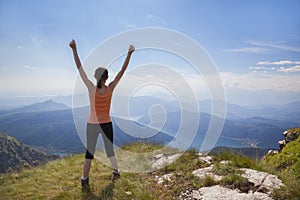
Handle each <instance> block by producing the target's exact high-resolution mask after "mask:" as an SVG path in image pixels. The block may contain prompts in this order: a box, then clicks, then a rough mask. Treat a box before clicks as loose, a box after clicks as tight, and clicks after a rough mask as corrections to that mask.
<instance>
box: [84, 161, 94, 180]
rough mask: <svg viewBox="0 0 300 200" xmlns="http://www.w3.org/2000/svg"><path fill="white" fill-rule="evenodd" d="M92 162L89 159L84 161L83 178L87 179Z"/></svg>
mask: <svg viewBox="0 0 300 200" xmlns="http://www.w3.org/2000/svg"><path fill="white" fill-rule="evenodd" d="M91 164H92V160H91V159H85V160H84V164H83V177H88V176H89V172H90V168H91Z"/></svg>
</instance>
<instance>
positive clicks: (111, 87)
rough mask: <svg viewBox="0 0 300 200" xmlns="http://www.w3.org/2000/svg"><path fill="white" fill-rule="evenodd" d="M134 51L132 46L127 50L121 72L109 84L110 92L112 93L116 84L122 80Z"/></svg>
mask: <svg viewBox="0 0 300 200" xmlns="http://www.w3.org/2000/svg"><path fill="white" fill-rule="evenodd" d="M134 50H135V49H134V46H133V45H130V47H129V49H128V53H127V56H126V59H125V61H124V63H123V66H122V68H121V70H120V71H119V73H118V74H117V76H116V77H115V79H114V80H113V81H112V82H111V83H110V84H109V87H110V89H111V91H113V90H114V89H115V87H116V86H117V84H118V83H119V81H120V80H121V78H122V76H123V74H124V72H125V70H126V69H127V66H128V64H129V61H130V58H131V55H132V53H133V52H134Z"/></svg>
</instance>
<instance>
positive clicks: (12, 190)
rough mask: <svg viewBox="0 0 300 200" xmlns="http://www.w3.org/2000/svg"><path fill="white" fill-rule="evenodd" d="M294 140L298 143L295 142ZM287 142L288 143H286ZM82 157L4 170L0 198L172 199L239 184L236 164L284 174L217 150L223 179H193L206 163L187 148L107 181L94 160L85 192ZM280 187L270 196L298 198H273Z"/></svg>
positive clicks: (138, 147)
mask: <svg viewBox="0 0 300 200" xmlns="http://www.w3.org/2000/svg"><path fill="white" fill-rule="evenodd" d="M297 141H298V142H299V140H297ZM290 145H292V143H291V144H289V145H288V146H290ZM298 145H299V144H298ZM288 146H287V147H288ZM158 148H160V147H159V146H157V145H152V144H141V143H138V144H131V145H126V146H124V149H126V150H127V151H131V152H143V151H145V152H149V151H152V150H156V149H158ZM294 150H295V149H293V150H292V151H294ZM296 150H297V149H296ZM298 152H299V150H298ZM83 160H84V155H83V154H80V155H75V156H72V157H68V158H64V159H60V160H56V161H51V162H49V163H47V164H46V165H44V166H39V167H36V168H33V169H30V170H29V169H25V170H23V172H21V173H10V174H4V175H2V177H1V178H0V199H105V200H106V199H116V200H119V199H122V200H123V199H124V200H126V199H128V200H131V199H139V200H149V199H150V200H151V199H166V200H168V199H177V198H178V196H179V195H180V194H181V193H182V192H185V191H187V190H189V191H191V190H193V189H199V188H200V187H203V186H210V185H215V184H221V185H224V186H226V187H231V186H236V185H241V184H244V183H245V180H244V179H243V178H242V177H241V176H239V175H237V174H238V168H240V167H246V168H252V169H257V170H263V171H268V172H272V173H275V174H278V175H279V176H282V175H285V173H289V172H287V171H285V170H287V169H288V168H289V167H286V168H285V170H278V169H277V168H276V166H273V165H270V163H271V161H268V160H266V161H265V162H258V161H257V160H252V159H249V158H247V157H243V156H241V155H238V154H234V153H231V152H221V153H217V154H214V155H213V162H214V165H215V168H214V170H215V172H216V173H217V174H220V175H223V176H225V179H223V180H222V181H220V182H217V181H214V180H213V179H211V178H210V177H207V178H205V179H199V178H198V177H196V176H194V175H193V174H192V171H193V170H196V169H199V168H203V167H206V166H208V164H207V163H205V162H202V161H201V160H199V155H198V152H197V151H195V150H189V151H187V152H185V153H184V154H183V155H182V156H181V157H180V158H179V159H177V160H176V161H175V162H174V163H172V164H170V165H168V166H166V167H164V168H162V169H160V170H157V171H155V172H149V173H141V174H137V173H125V172H123V173H121V179H119V180H117V181H116V182H115V183H112V182H111V181H110V178H111V169H110V168H108V167H107V166H105V165H104V164H102V163H100V162H99V161H97V160H96V159H95V161H94V162H93V164H92V168H91V173H90V184H91V191H90V193H87V194H84V193H82V192H81V185H80V177H81V175H82V166H83ZM221 160H229V161H230V162H229V164H227V165H217V163H219V162H220V161H221ZM290 166H293V165H290ZM298 172H299V171H298ZM168 173H173V174H174V175H173V177H174V178H172V179H171V180H170V181H167V182H166V184H158V183H157V178H158V177H161V176H163V175H165V174H168ZM283 181H284V183H285V184H286V185H287V187H290V185H289V184H290V183H292V182H293V181H296V182H294V186H293V187H295V188H297V187H298V190H299V185H300V183H299V179H293V178H291V177H290V176H287V177H286V178H285V179H283ZM281 190H284V189H280V191H281ZM280 191H279V190H278V191H275V193H274V198H275V199H282V198H284V197H287V198H286V199H297V198H299V196H297V195H298V194H297V193H294V192H293V191H286V190H285V191H286V193H284V194H281V196H279V195H278V193H279V192H280Z"/></svg>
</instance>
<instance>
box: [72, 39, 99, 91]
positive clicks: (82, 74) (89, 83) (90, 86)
mask: <svg viewBox="0 0 300 200" xmlns="http://www.w3.org/2000/svg"><path fill="white" fill-rule="evenodd" d="M69 45H70V47H71V48H72V50H73V56H74V60H75V63H76V66H77V69H78V71H79V74H80V77H81V79H82V80H83V82H84V84H85V85H86V87H87V88H88V91H89V93H90V92H91V91H93V88H94V84H93V83H92V81H90V80H89V78H88V77H87V75H86V73H85V71H84V69H83V67H82V65H81V62H80V59H79V56H78V53H77V48H76V43H75V41H74V40H72V41H71V42H70V44H69Z"/></svg>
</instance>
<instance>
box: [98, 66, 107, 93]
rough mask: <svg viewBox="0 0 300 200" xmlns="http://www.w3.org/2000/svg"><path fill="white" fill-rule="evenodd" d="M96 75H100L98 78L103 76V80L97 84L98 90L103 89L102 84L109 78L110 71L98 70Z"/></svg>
mask: <svg viewBox="0 0 300 200" xmlns="http://www.w3.org/2000/svg"><path fill="white" fill-rule="evenodd" d="M97 72H98V73H97ZM96 74H97V75H98V77H99V76H100V75H101V78H100V79H99V80H98V83H97V88H99V89H101V87H102V83H103V82H104V81H105V80H106V79H107V78H108V71H107V69H104V68H98V69H97V70H96Z"/></svg>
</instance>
